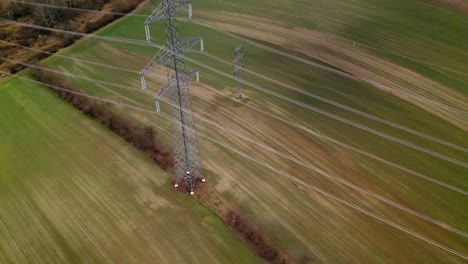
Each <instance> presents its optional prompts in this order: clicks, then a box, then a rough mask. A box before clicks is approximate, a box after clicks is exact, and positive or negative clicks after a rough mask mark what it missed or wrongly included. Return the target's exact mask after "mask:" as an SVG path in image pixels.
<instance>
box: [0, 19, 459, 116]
mask: <svg viewBox="0 0 468 264" xmlns="http://www.w3.org/2000/svg"><path fill="white" fill-rule="evenodd" d="M0 21H1V22H4V23H8V24H15V25H18V26H22V27H29V28H34V29H39V30H47V31H52V32H57V33H63V34H70V35H75V36H81V37H90V38H95V39H99V40H108V41H112V42H117V43H125V44H133V45H139V46H147V47H157V48H163V46H161V45H158V44H155V43H149V42H146V41H141V40H135V39H128V38H117V37H110V36H100V35H95V34H87V33H81V32H76V31H67V30H62V29H55V28H49V27H43V26H38V25H33V24H28V23H22V22H18V21H14V20H9V19H3V18H0ZM207 27H209V26H207ZM212 29H213V28H212ZM213 30H215V31H219V32H221V33H223V32H224V31H221V30H216V29H213ZM223 34H227V35H229V36H235V37H237V38H238V39H240V40H243V39H244V38H242V37H239V36H236V35H234V34H231V33H228V32H224V33H223ZM246 42H249V43H250V42H251V41H250V40H249V41H246ZM257 44H258V43H257ZM257 46H258V47H263V48H264V49H266V50H268V51H272V52H274V51H276V52H279V53H281V54H283V56H292V57H296V58H297V59H299V60H302V61H303V62H304V63H310V65H312V66H313V64H317V63H314V62H311V61H308V60H305V59H302V58H299V57H297V56H294V55H290V54H288V53H285V52H282V51H278V50H275V49H272V48H270V47H267V46H265V45H262V44H258V45H257ZM181 58H184V57H181ZM317 65H319V66H320V67H325V66H323V65H320V64H317ZM326 68H327V67H326ZM331 70H333V71H337V70H335V69H331ZM337 72H338V73H343V72H340V71H337ZM350 77H351V78H357V77H354V76H352V75H350ZM241 82H242V83H243V84H245V83H244V82H243V81H242V80H241ZM373 86H376V87H380V88H381V89H382V90H384V91H387V92H390V93H395V94H404V95H406V96H408V97H411V98H414V99H415V100H417V101H420V102H425V103H427V104H430V105H433V106H435V107H439V108H442V109H445V110H447V111H451V112H454V113H458V114H462V115H467V116H468V111H465V110H461V109H457V108H455V107H451V106H448V105H445V104H442V103H439V102H436V101H433V100H430V99H427V98H424V97H421V96H416V95H413V94H410V93H406V92H403V91H398V90H395V89H392V88H390V87H388V86H384V85H381V84H377V83H374V84H373Z"/></svg>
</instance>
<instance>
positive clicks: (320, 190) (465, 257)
mask: <svg viewBox="0 0 468 264" xmlns="http://www.w3.org/2000/svg"><path fill="white" fill-rule="evenodd" d="M0 72H2V73H4V74H8V75H12V74H10V73H8V72H5V71H0ZM16 78H19V79H23V80H26V81H29V82H33V83H36V84H40V85H45V86H47V87H50V88H52V89H57V90H61V91H65V92H70V93H73V94H77V95H81V96H84V97H87V98H91V99H94V100H98V101H102V102H106V103H110V104H115V105H117V106H121V107H127V108H129V109H133V110H136V111H142V112H146V113H151V114H157V115H159V116H161V117H163V118H165V119H167V120H169V121H171V120H172V119H171V118H170V117H169V116H167V115H165V114H158V113H156V112H154V111H152V110H149V109H145V108H141V107H135V106H132V105H126V104H122V103H118V102H115V101H112V100H106V99H102V98H99V97H94V96H89V95H87V94H84V93H78V92H73V91H70V90H67V89H63V88H61V87H58V86H54V85H50V84H47V83H42V82H39V81H35V80H31V79H29V78H25V77H21V76H16ZM180 125H183V124H180ZM186 128H187V129H191V128H188V127H186ZM193 132H194V133H197V134H198V135H200V136H201V137H203V138H206V139H207V140H209V141H212V142H214V143H216V144H218V145H220V146H222V147H224V148H226V149H228V150H230V151H233V152H234V153H237V154H239V155H241V156H242V157H244V158H246V159H249V160H251V161H253V162H254V163H257V164H260V165H262V166H264V167H266V168H268V169H270V170H272V171H275V172H277V173H278V174H280V175H282V176H284V177H286V178H288V179H290V180H292V181H294V182H296V183H299V184H301V185H304V186H306V187H308V188H310V189H312V190H314V191H316V192H318V193H320V194H322V195H324V196H326V197H328V198H331V199H333V200H335V201H337V202H339V203H341V204H343V205H346V206H348V207H350V208H352V209H355V210H357V211H360V212H361V213H364V214H366V215H367V216H370V217H372V218H374V219H376V220H378V221H381V222H383V223H385V224H387V225H390V226H392V227H394V228H397V229H399V230H401V231H403V232H405V233H407V234H409V235H411V236H414V237H416V238H419V239H421V240H423V241H425V242H427V243H429V244H432V245H434V246H436V247H438V248H440V249H443V250H445V251H447V252H449V253H452V254H454V255H456V256H458V257H461V258H463V259H466V260H468V256H466V255H464V254H463V253H461V252H458V251H456V250H454V249H452V248H449V247H447V246H445V245H443V244H440V243H438V242H436V241H434V240H431V239H429V238H427V237H425V236H423V235H421V234H419V233H417V232H415V231H413V230H411V229H408V228H405V227H403V226H401V225H398V224H396V223H394V222H392V221H390V220H388V219H386V218H384V217H382V216H379V215H377V214H375V213H372V212H371V211H369V210H367V209H364V208H362V207H359V206H357V205H355V204H353V203H350V202H348V201H346V200H344V199H342V198H340V197H338V196H336V195H333V194H331V193H328V192H326V191H324V190H322V189H320V188H318V187H316V186H314V185H312V184H309V183H307V182H305V181H303V180H300V179H298V178H296V177H294V176H292V175H290V174H288V173H286V172H284V171H281V170H279V169H277V168H275V167H273V166H272V165H270V164H268V163H265V162H263V161H259V160H257V159H256V158H254V157H252V156H249V155H248V154H246V153H244V152H242V151H240V150H237V149H235V148H233V147H232V146H229V145H228V144H226V143H224V142H222V141H219V140H217V139H214V138H212V137H210V136H207V135H205V134H202V133H200V132H198V131H195V130H193Z"/></svg>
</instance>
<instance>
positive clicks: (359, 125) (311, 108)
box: [0, 19, 468, 168]
mask: <svg viewBox="0 0 468 264" xmlns="http://www.w3.org/2000/svg"><path fill="white" fill-rule="evenodd" d="M0 21H6V22H7V23H13V24H18V25H22V26H26V27H27V26H30V27H33V28H39V29H44V30H52V31H58V32H62V33H67V32H70V31H66V30H57V29H51V28H47V27H41V26H36V25H31V24H26V23H20V22H17V21H12V20H7V19H0ZM71 32H72V33H74V34H77V35H80V36H90V37H94V38H97V39H101V40H109V41H115V42H122V43H133V44H136V45H144V46H159V47H161V46H160V45H156V44H149V43H148V42H146V41H136V40H132V39H120V38H115V37H104V36H98V35H93V34H85V33H78V32H74V31H71ZM180 57H181V58H183V59H185V60H187V61H190V62H192V63H194V64H196V65H199V66H201V67H203V68H205V69H208V70H210V71H212V72H215V73H218V74H220V75H222V76H225V77H227V78H229V79H233V80H235V77H233V76H231V75H229V74H226V73H225V72H222V71H220V70H218V69H215V68H213V67H211V66H208V65H206V64H203V63H201V62H199V61H196V60H193V59H191V58H188V57H187V56H184V55H181V56H180ZM241 82H242V83H243V84H246V85H248V86H250V87H252V88H254V89H256V90H259V91H262V92H264V93H268V94H270V95H273V96H275V97H277V98H280V99H282V100H285V101H288V102H290V103H293V104H296V105H298V106H301V107H303V108H306V109H309V110H311V111H313V112H316V113H319V114H322V115H325V116H327V117H330V118H332V119H335V120H338V121H340V122H343V123H346V124H348V125H351V126H354V127H356V128H359V129H362V130H365V131H367V132H369V133H372V134H374V135H378V136H381V137H383V138H386V139H388V140H391V141H394V142H397V143H400V144H402V145H405V146H407V147H410V148H413V149H416V150H419V151H421V152H424V153H427V154H429V155H431V156H434V157H437V158H440V159H443V160H446V161H449V162H451V163H454V164H457V165H459V166H462V167H465V168H468V164H467V163H465V162H463V161H460V160H457V159H454V158H451V157H448V156H446V155H443V154H440V153H438V152H435V151H432V150H429V149H427V148H423V147H421V146H418V145H416V144H413V143H410V142H408V141H405V140H401V139H399V138H396V137H393V136H391V135H388V134H386V133H383V132H380V131H377V130H375V129H372V128H369V127H366V126H364V125H361V124H358V123H356V122H353V121H350V120H348V119H345V118H342V117H340V116H337V115H334V114H331V113H329V112H326V111H323V110H321V109H318V108H316V107H312V106H310V105H308V104H305V103H302V102H300V101H297V100H294V99H291V98H289V97H287V96H284V95H282V94H279V93H276V92H273V91H270V90H268V89H266V88H263V87H261V86H259V85H255V84H253V83H250V82H247V81H245V80H242V81H241Z"/></svg>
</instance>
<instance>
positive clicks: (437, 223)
mask: <svg viewBox="0 0 468 264" xmlns="http://www.w3.org/2000/svg"><path fill="white" fill-rule="evenodd" d="M0 58H1V57H0ZM29 67H33V68H37V69H41V70H45V71H51V72H55V73H58V74H60V73H63V74H64V75H66V74H67V73H65V72H60V71H56V70H52V69H50V68H47V67H41V66H36V65H29ZM79 77H80V76H78V77H77V78H79ZM84 79H85V80H88V81H90V82H96V81H99V80H94V79H90V78H84ZM116 87H118V88H122V87H121V86H120V85H117V84H116ZM127 89H128V90H134V91H136V89H133V88H127ZM144 93H145V94H147V95H149V96H151V97H153V95H151V94H149V93H148V92H144ZM162 101H163V102H165V103H167V104H168V105H170V106H172V107H175V108H177V109H179V110H182V111H184V112H186V113H189V114H192V115H193V116H194V117H196V118H198V119H199V120H202V121H203V122H205V123H208V124H210V125H212V126H214V127H217V128H218V129H221V130H224V131H226V132H228V133H230V134H233V135H234V136H237V137H239V138H242V139H244V140H245V141H248V142H250V143H252V144H255V145H257V146H259V147H261V148H263V149H265V150H267V151H270V152H272V153H274V154H275V155H278V156H281V157H283V158H285V159H288V160H290V161H292V162H294V163H296V164H298V165H300V166H302V167H305V168H308V169H310V170H313V171H315V172H316V173H318V174H320V175H322V176H324V177H326V178H328V179H331V180H334V181H337V182H339V183H341V184H343V185H346V186H347V187H349V188H351V189H353V190H356V191H358V192H360V193H361V194H364V195H368V196H371V197H373V198H375V199H377V200H379V201H381V202H383V203H386V204H388V205H391V206H393V207H396V208H398V209H400V210H403V211H405V212H407V213H410V214H412V215H414V216H416V217H419V218H421V219H423V220H426V221H428V222H431V223H433V224H436V225H438V226H440V227H442V228H444V229H447V230H449V231H452V232H454V233H457V234H459V235H461V236H464V237H468V234H467V233H465V232H463V231H461V230H459V229H457V228H454V227H452V226H450V225H447V224H446V223H443V222H440V221H438V220H436V219H434V218H431V217H429V216H427V215H424V214H422V213H420V212H417V211H415V210H413V209H410V208H408V207H405V206H403V205H401V204H399V203H397V202H394V201H392V200H390V199H387V198H385V197H383V196H381V195H378V194H375V193H373V192H371V191H369V190H367V189H364V188H362V187H360V186H357V185H355V184H353V183H351V182H348V181H346V180H344V179H342V178H340V177H337V176H335V175H332V174H330V173H327V172H325V171H323V170H321V169H319V168H318V167H315V166H313V165H311V164H308V163H305V162H303V161H301V160H299V159H297V158H294V157H293V156H291V155H288V154H285V153H283V152H280V151H277V150H276V149H274V148H272V147H270V146H268V145H265V144H263V143H260V142H258V141H256V140H254V139H252V138H249V137H246V136H244V135H241V134H239V133H238V132H236V131H234V130H231V129H228V128H225V127H223V126H222V125H221V124H218V123H216V122H215V121H212V120H209V119H207V118H204V117H202V116H200V115H198V114H195V113H193V112H191V111H187V110H186V109H182V108H180V106H177V105H174V104H171V103H170V102H167V101H165V100H162Z"/></svg>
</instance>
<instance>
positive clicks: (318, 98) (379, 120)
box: [0, 40, 468, 152]
mask: <svg viewBox="0 0 468 264" xmlns="http://www.w3.org/2000/svg"><path fill="white" fill-rule="evenodd" d="M0 42H1V43H5V44H8V45H12V46H16V47H21V48H24V49H28V50H32V51H36V52H43V53H46V54H49V55H51V54H53V53H51V52H44V51H41V50H39V49H33V48H29V47H26V46H22V45H19V44H16V43H12V42H8V41H4V40H0ZM202 54H204V55H205V56H207V57H210V58H212V59H215V60H217V61H220V62H222V63H225V64H227V65H231V64H232V63H230V62H228V61H226V60H223V59H221V58H219V57H217V56H214V55H211V54H208V53H207V52H206V51H205V52H203V53H202ZM56 55H57V56H58V57H62V58H64V57H66V56H63V55H60V54H56ZM77 61H80V60H78V59H77ZM94 65H96V66H103V65H102V64H101V65H100V64H97V63H94ZM105 65H106V64H105ZM108 66H109V67H108ZM103 67H108V68H115V69H118V70H123V71H128V72H132V73H139V72H138V71H133V70H128V69H126V68H121V67H116V66H112V65H106V66H103ZM244 71H245V72H248V73H250V74H252V75H254V76H256V77H259V78H262V79H264V80H267V81H269V82H272V83H275V84H278V85H280V86H282V87H285V88H287V89H290V90H292V91H295V92H298V93H301V94H303V95H306V96H309V97H311V98H314V99H317V100H319V101H322V102H325V103H328V104H330V105H333V106H335V107H338V108H341V109H343V110H346V111H349V112H352V113H355V114H357V115H360V116H363V117H366V118H369V119H371V120H374V121H377V122H380V123H383V124H386V125H388V126H391V127H394V128H397V129H400V130H402V131H405V132H408V133H410V134H413V135H416V136H419V137H422V138H425V139H428V140H431V141H434V142H436V143H439V144H442V145H445V146H447V147H451V148H453V149H457V150H460V151H463V152H468V149H467V148H464V147H462V146H459V145H456V144H453V143H450V142H447V141H445V140H442V139H439V138H436V137H433V136H430V135H427V134H425V133H422V132H419V131H417V130H414V129H411V128H408V127H405V126H403V125H400V124H397V123H394V122H391V121H389V120H386V119H383V118H380V117H377V116H374V115H371V114H368V113H365V112H363V111H360V110H357V109H355V108H352V107H349V106H346V105H343V104H341V103H338V102H336V101H333V100H330V99H327V98H324V97H322V96H319V95H316V94H313V93H309V92H307V91H304V90H302V89H300V88H297V87H294V86H292V85H289V84H286V83H283V82H280V81H277V80H275V79H272V78H269V77H267V76H265V75H263V74H259V73H257V72H255V71H252V70H249V69H246V68H245V69H244Z"/></svg>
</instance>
